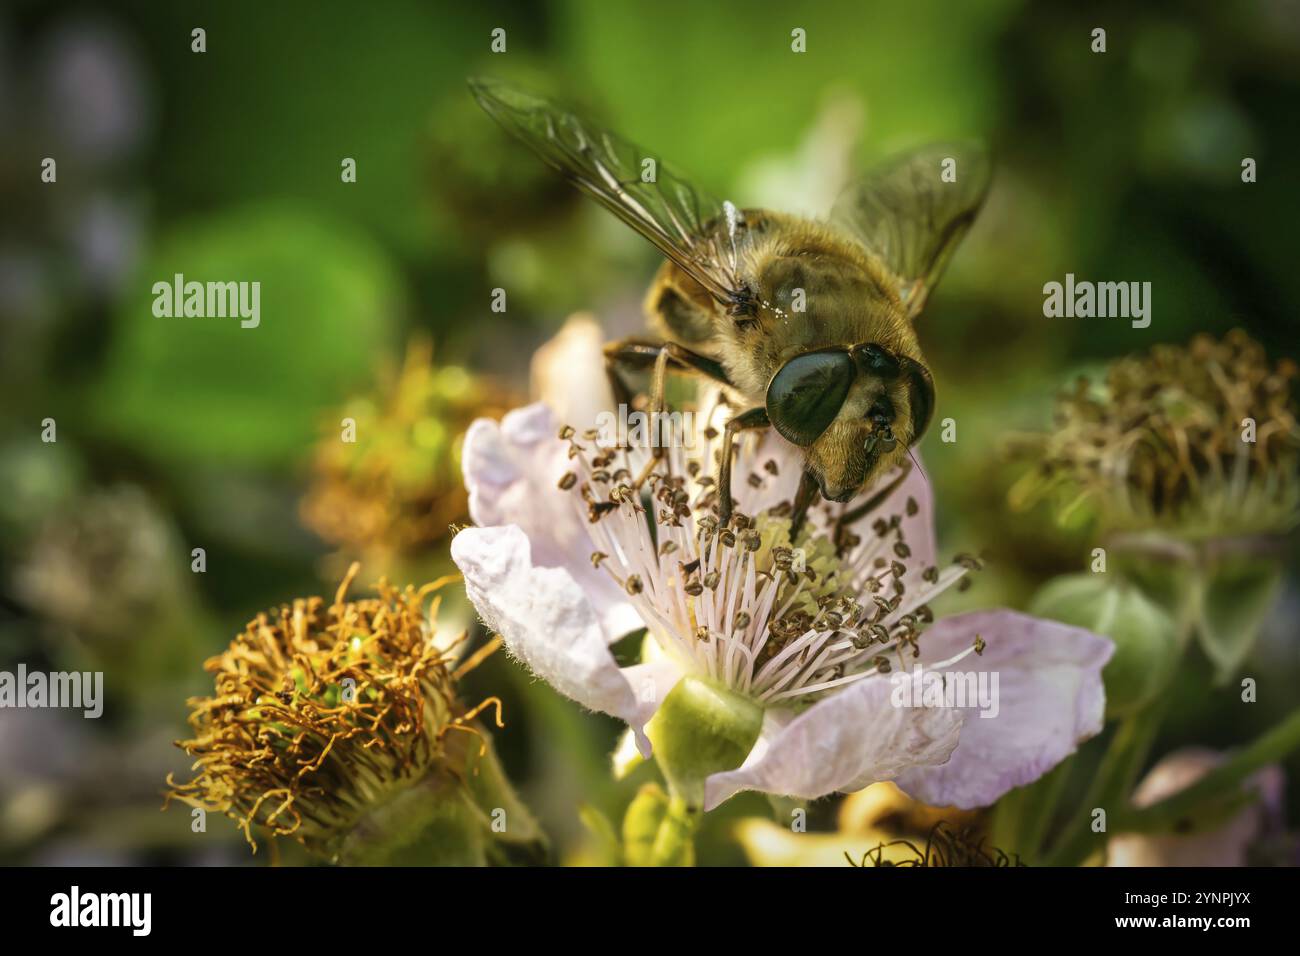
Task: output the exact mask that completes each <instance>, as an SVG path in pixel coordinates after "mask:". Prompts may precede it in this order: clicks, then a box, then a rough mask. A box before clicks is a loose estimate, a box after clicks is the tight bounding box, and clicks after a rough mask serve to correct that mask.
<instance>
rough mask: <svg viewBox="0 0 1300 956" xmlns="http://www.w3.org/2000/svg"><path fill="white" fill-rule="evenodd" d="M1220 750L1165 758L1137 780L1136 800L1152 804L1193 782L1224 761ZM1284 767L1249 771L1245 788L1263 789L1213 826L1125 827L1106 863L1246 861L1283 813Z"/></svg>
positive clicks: (1191, 750) (1232, 863)
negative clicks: (1181, 831)
mask: <svg viewBox="0 0 1300 956" xmlns="http://www.w3.org/2000/svg"><path fill="white" fill-rule="evenodd" d="M1223 760H1224V757H1223V755H1222V754H1219V753H1216V752H1214V751H1212V750H1204V749H1201V748H1197V747H1189V748H1186V749H1183V750H1177V751H1174V752H1173V753H1171V754H1169V755H1168V756H1166V757H1164V758H1162V759H1161V760H1160V762H1159V763H1157V764H1156V765H1155V766H1154V767H1152V768H1151V770H1150V772H1148V773H1147V775H1146V776H1145V777H1144V778H1143V779H1142V782H1141V783H1140V784H1138V788H1137V790H1136V792H1134V794H1133V803H1134V805H1135V806H1139V807H1148V806H1150V805H1151V804H1153V803H1157V802H1159V801H1161V800H1163V799H1165V797H1171V796H1173V795H1174V794H1175V793H1178V792H1179V791H1180V790H1183V789H1185V788H1186V787H1189V786H1191V785H1192V784H1193V783H1195V782H1196V781H1197V780H1199V779H1200V778H1201V777H1203V776H1205V774H1207V773H1209V772H1210V771H1211V770H1213V769H1214V768H1215V767H1217V766H1218V765H1219V764H1221V763H1223ZM1282 786H1283V781H1282V769H1281V768H1280V767H1277V766H1275V765H1271V766H1268V767H1265V768H1263V769H1262V770H1260V771H1259V772H1258V773H1256V774H1254V775H1252V776H1251V778H1250V779H1249V780H1248V781H1247V782H1246V785H1245V789H1247V790H1253V791H1255V792H1256V793H1257V794H1258V795H1259V799H1258V801H1257V802H1255V803H1252V804H1251V805H1250V806H1247V807H1245V808H1243V809H1242V810H1241V811H1240V812H1238V813H1237V815H1236V816H1234V817H1233V818H1232V819H1231V820H1228V821H1227V822H1225V823H1224V824H1223V826H1221V827H1219V828H1218V829H1215V830H1210V831H1208V832H1203V833H1194V834H1189V835H1186V836H1179V835H1176V834H1162V835H1159V836H1155V835H1147V834H1144V833H1121V834H1118V835H1117V836H1114V837H1112V838H1111V840H1110V842H1109V843H1108V844H1107V848H1106V865H1107V866H1247V865H1248V863H1249V861H1248V860H1247V857H1246V851H1247V850H1248V849H1249V848H1250V846H1251V844H1252V843H1254V842H1255V841H1257V840H1259V839H1260V837H1261V836H1263V835H1264V833H1265V832H1266V831H1267V830H1268V829H1269V827H1270V824H1271V823H1272V824H1276V823H1277V821H1276V820H1272V819H1270V818H1273V817H1276V816H1279V815H1280V810H1281V806H1282Z"/></svg>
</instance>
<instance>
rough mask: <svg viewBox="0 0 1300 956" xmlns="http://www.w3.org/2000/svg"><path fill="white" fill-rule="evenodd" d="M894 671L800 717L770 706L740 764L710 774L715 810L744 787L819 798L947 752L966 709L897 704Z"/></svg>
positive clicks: (708, 805) (710, 803)
mask: <svg viewBox="0 0 1300 956" xmlns="http://www.w3.org/2000/svg"><path fill="white" fill-rule="evenodd" d="M891 691H892V686H891V683H890V681H889V679H888V678H886V677H884V676H883V675H882V676H879V677H868V678H864V679H863V680H860V681H858V682H857V683H855V684H850V685H848V686H847V687H846V688H845V689H844V690H842V691H840V692H839V693H837V694H834V695H833V696H830V697H827V698H825V699H823V700H820V701H818V702H817V703H815V704H813V705H812V706H811V707H809V708H808V709H807V710H806V711H804V712H803V713H801V714H799V715H798V716H796V717H791V716H790V714H789V712H785V713H783V712H781V711H779V710H777V711H773V710H769V711H768V712H767V713H766V714H765V715H764V720H763V731H762V733H761V734H760V736H759V741H758V743H757V744H756V745H755V747H754V750H753V751H752V752H751V753H750V755H749V757H748V758H747V759H746V760H745V762H744V764H743V765H742V766H741V767H739V768H738V769H736V770H729V771H726V772H724V773H715V774H713V775H712V776H710V777H709V778H708V780H707V781H705V785H704V805H705V809H706V810H711V809H712V808H714V807H716V806H717V805H718V804H720V803H722V802H723V801H724V800H727V799H728V798H729V797H731V796H732V795H733V794H735V793H737V792H738V791H741V790H761V791H763V792H765V793H775V794H781V795H783V796H791V797H800V798H803V799H808V800H811V799H816V798H817V797H823V796H826V795H827V794H830V793H835V792H836V791H841V790H844V791H848V790H861V789H862V788H863V787H866V786H867V785H869V784H872V783H875V782H876V781H878V780H892V779H893V778H895V777H896V776H898V775H899V774H900V773H903V772H904V771H906V770H907V769H909V768H911V767H914V766H917V765H918V764H937V763H941V762H943V761H944V760H946V759H948V755H949V754H951V753H952V750H953V748H954V747H955V746H956V745H957V740H958V734H959V732H960V730H961V724H962V714H961V712H960V711H959V710H956V709H950V710H946V709H937V708H936V709H925V708H919V707H918V708H902V707H895V706H893V703H892V702H891V699H890V698H891Z"/></svg>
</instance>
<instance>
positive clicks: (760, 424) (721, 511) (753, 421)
mask: <svg viewBox="0 0 1300 956" xmlns="http://www.w3.org/2000/svg"><path fill="white" fill-rule="evenodd" d="M771 424H772V420H771V419H770V418H768V417H767V409H766V408H762V407H759V408H751V409H750V410H749V411H747V412H741V413H740V414H739V415H737V416H736V417H735V418H733V419H732V420H731V421H729V422H727V424H726V427H724V428H723V429H722V459H721V461H719V462H718V519H719V520H720V521H721V522H722V523H723V524H724V525H725V524H727V522H729V521H730V520H731V512H732V510H733V509H734V502H732V500H731V453H732V451H734V450H735V440H736V432H740V431H750V430H752V429H755V428H767V427H768V426H769V425H771Z"/></svg>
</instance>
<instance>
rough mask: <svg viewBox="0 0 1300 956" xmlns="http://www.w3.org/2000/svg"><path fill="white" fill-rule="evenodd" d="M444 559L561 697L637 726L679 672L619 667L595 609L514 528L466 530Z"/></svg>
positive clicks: (514, 649)
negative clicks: (542, 563) (540, 561)
mask: <svg viewBox="0 0 1300 956" xmlns="http://www.w3.org/2000/svg"><path fill="white" fill-rule="evenodd" d="M451 556H452V560H453V561H455V562H456V565H457V567H459V568H460V570H461V574H463V575H464V577H465V592H466V593H467V594H468V595H469V599H470V600H471V601H472V602H473V604H474V607H475V608H476V609H477V610H478V612H479V614H480V616H482V618H483V622H484V623H485V624H486V625H487V626H488V627H489V628H491V629H492V630H493V631H495V632H496V633H497V634H500V635H501V638H502V640H503V641H504V642H505V645H506V647H507V649H508V650H509V651H510V653H511V654H512V655H514V656H515V657H517V658H518V659H519V660H520V661H522V662H523V663H524V664H525V665H527V666H528V668H529V669H530V670H531V671H532V672H533V673H534V674H536V675H537V676H538V677H540V678H541V679H542V680H544V681H546V682H547V683H548V684H550V685H551V686H552V687H554V688H555V689H556V690H558V691H559V692H560V693H561V694H564V695H565V696H566V697H570V698H572V699H573V700H575V701H577V702H578V703H580V704H582V705H583V706H585V707H589V708H591V709H592V710H599V711H602V712H603V713H606V714H610V715H611V716H614V717H618V718H620V719H622V720H625V721H627V723H628V724H629V725H630V726H631V727H632V729H633V730H634V731H635V732H636V734H637V738H638V744H639V745H640V746H642V748H643V752H646V753H648V750H649V745H648V744H647V743H646V742H645V737H644V733H643V731H642V728H643V727H644V725H645V722H646V721H647V720H648V719H649V718H650V716H651V715H652V714H653V713H654V711H655V709H656V708H657V707H658V706H659V702H660V701H661V700H662V699H663V696H664V695H665V694H666V693H667V692H668V690H670V689H671V688H672V685H673V684H675V683H676V681H677V679H678V678H679V677H680V674H679V673H678V672H677V670H676V667H675V665H673V664H672V662H671V661H668V660H659V661H655V662H653V663H649V664H639V665H636V666H635V667H628V668H620V667H619V666H618V663H617V662H616V661H615V660H614V656H613V655H612V654H611V653H610V651H609V646H608V642H607V640H606V637H605V633H604V631H603V629H602V627H601V624H600V621H599V619H598V617H597V615H596V610H595V608H593V607H592V605H591V602H590V601H588V600H587V597H586V595H584V594H583V591H582V589H581V588H580V587H579V586H578V584H577V583H576V582H575V581H574V580H573V577H572V575H570V574H569V572H568V571H567V570H565V569H564V568H547V567H538V566H536V565H534V564H533V562H532V560H531V554H530V548H529V542H528V538H527V537H526V536H525V535H524V532H523V531H521V530H520V529H519V528H517V527H515V526H514V525H505V526H504V527H498V528H466V529H465V530H464V531H462V532H460V534H458V535H456V537H455V538H453V539H452V542H451Z"/></svg>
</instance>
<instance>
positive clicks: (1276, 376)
mask: <svg viewBox="0 0 1300 956" xmlns="http://www.w3.org/2000/svg"><path fill="white" fill-rule="evenodd" d="M1295 378H1296V364H1295V363H1294V362H1293V361H1291V360H1289V359H1283V360H1282V361H1280V362H1277V363H1276V364H1271V363H1270V362H1269V360H1268V357H1267V355H1266V354H1265V353H1264V349H1263V348H1262V347H1261V346H1260V345H1259V343H1257V342H1255V341H1254V340H1253V339H1251V338H1250V337H1249V336H1248V335H1246V333H1245V332H1242V331H1241V330H1234V331H1232V332H1229V333H1228V334H1227V335H1226V336H1225V337H1224V338H1223V339H1222V340H1221V341H1219V340H1216V339H1214V338H1212V337H1211V336H1209V335H1198V336H1197V337H1196V338H1194V339H1193V340H1192V342H1191V343H1190V344H1189V345H1187V346H1171V345H1160V346H1156V347H1155V348H1153V349H1151V350H1150V351H1148V352H1145V353H1141V354H1138V355H1134V356H1128V357H1125V358H1121V359H1118V360H1116V361H1114V362H1112V363H1111V364H1110V366H1109V368H1108V370H1107V374H1106V379H1105V381H1104V382H1103V383H1093V382H1090V381H1089V380H1088V379H1086V378H1080V379H1079V381H1078V382H1077V383H1076V385H1075V388H1074V389H1073V390H1072V391H1069V392H1066V393H1064V394H1062V395H1061V396H1059V398H1058V400H1057V404H1056V413H1055V416H1054V422H1053V426H1054V427H1053V429H1052V431H1050V432H1048V433H1045V434H1039V435H1033V436H1025V437H1023V438H1021V439H1020V440H1018V441H1017V442H1016V445H1015V451H1016V452H1017V453H1019V454H1022V455H1024V456H1026V457H1032V458H1035V459H1036V460H1037V461H1038V465H1037V467H1036V468H1035V470H1034V471H1033V472H1031V473H1030V474H1028V475H1026V476H1025V478H1024V479H1023V480H1022V481H1021V482H1020V483H1018V484H1017V486H1016V487H1015V489H1013V492H1012V502H1013V504H1016V505H1018V506H1028V505H1031V504H1033V503H1034V502H1035V501H1037V500H1039V499H1041V498H1043V497H1045V496H1047V495H1049V494H1054V493H1062V492H1063V493H1065V494H1066V495H1067V496H1069V497H1070V498H1071V500H1070V501H1069V504H1068V505H1067V506H1066V508H1065V509H1064V510H1063V517H1065V516H1068V514H1069V512H1070V511H1071V510H1073V509H1074V508H1076V507H1079V506H1082V505H1090V506H1092V507H1094V508H1095V509H1096V511H1097V512H1098V514H1099V516H1100V518H1101V519H1102V521H1103V523H1104V524H1105V525H1106V526H1107V527H1108V528H1110V529H1113V530H1122V531H1146V530H1160V531H1165V532H1170V533H1176V534H1178V535H1179V536H1180V537H1185V538H1191V539H1204V538H1211V537H1224V536H1236V535H1249V534H1260V533H1279V532H1283V531H1286V530H1288V529H1289V528H1291V527H1292V526H1294V525H1295V524H1296V522H1297V520H1298V519H1300V424H1297V418H1296V406H1295V403H1294V398H1293V394H1292V390H1293V387H1294V381H1295Z"/></svg>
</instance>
